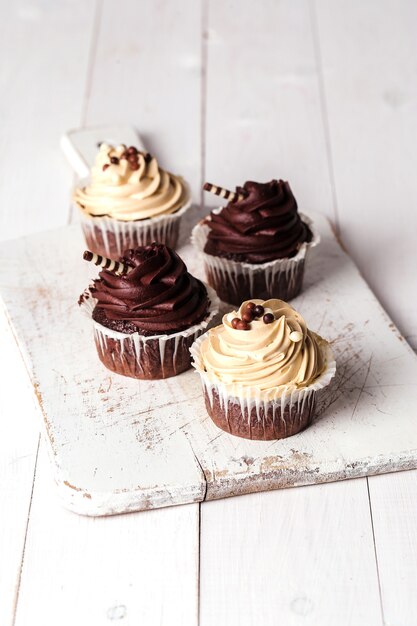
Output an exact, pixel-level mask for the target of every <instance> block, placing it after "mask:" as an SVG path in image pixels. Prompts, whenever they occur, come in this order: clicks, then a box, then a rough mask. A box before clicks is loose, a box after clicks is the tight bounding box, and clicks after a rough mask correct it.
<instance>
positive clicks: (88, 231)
mask: <svg viewBox="0 0 417 626" xmlns="http://www.w3.org/2000/svg"><path fill="white" fill-rule="evenodd" d="M146 221H147V222H148V223H149V220H146ZM180 221H181V220H180V219H176V220H172V221H171V222H170V224H169V227H168V228H166V229H164V234H163V236H157V235H156V233H155V230H154V229H153V228H151V227H149V228H140V227H138V228H137V230H135V228H134V227H133V228H132V230H131V232H130V233H129V234H128V235H126V234H124V235H123V234H120V235H119V236H117V235H116V234H115V233H114V232H112V231H109V230H104V231H103V229H102V228H100V227H99V226H93V227H92V228H91V227H90V226H86V225H84V224H83V232H84V237H85V241H86V243H87V247H88V249H89V250H91V252H95V253H96V254H101V255H102V256H107V257H110V258H111V259H118V258H119V257H120V256H121V255H122V253H123V252H124V250H128V249H129V248H137V247H139V246H148V245H150V244H151V243H154V241H156V243H164V244H166V245H167V246H169V247H170V248H173V249H175V247H176V245H177V242H178V235H179V228H180Z"/></svg>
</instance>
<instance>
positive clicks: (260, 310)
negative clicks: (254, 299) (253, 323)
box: [253, 304, 265, 317]
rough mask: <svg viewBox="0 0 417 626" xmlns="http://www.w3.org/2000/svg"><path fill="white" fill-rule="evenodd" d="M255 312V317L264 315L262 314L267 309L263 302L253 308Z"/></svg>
mask: <svg viewBox="0 0 417 626" xmlns="http://www.w3.org/2000/svg"><path fill="white" fill-rule="evenodd" d="M253 312H254V314H255V317H262V315H263V314H264V313H265V309H264V308H263V306H262V304H257V305H256V306H255V308H254V309H253Z"/></svg>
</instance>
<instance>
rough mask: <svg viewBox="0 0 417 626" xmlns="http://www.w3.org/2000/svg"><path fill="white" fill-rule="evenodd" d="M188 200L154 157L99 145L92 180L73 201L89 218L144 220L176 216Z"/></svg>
mask: <svg viewBox="0 0 417 626" xmlns="http://www.w3.org/2000/svg"><path fill="white" fill-rule="evenodd" d="M188 200H189V193H188V188H187V186H186V184H185V182H184V180H183V179H182V178H181V177H180V176H175V175H174V174H171V173H169V172H167V171H165V170H163V169H162V168H161V167H159V165H158V161H157V160H156V158H155V157H153V156H151V155H150V154H147V153H146V152H140V151H138V150H137V149H136V148H135V147H134V146H131V147H130V148H126V146H124V145H120V146H118V147H117V148H114V147H113V146H110V145H108V144H101V146H100V149H99V152H98V154H97V157H96V161H95V165H94V166H93V168H92V169H91V180H90V182H89V184H88V185H87V186H86V187H79V188H77V189H76V190H75V192H74V201H75V203H76V204H77V205H78V206H79V207H80V209H81V210H82V211H83V213H84V214H87V215H89V216H90V217H103V216H108V217H112V218H114V219H117V220H122V221H134V220H144V219H149V218H153V217H158V216H160V215H169V214H171V213H175V212H176V211H178V210H179V209H180V208H181V207H182V206H184V205H185V204H186V203H187V202H188Z"/></svg>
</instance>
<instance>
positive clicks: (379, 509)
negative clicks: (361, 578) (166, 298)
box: [369, 471, 417, 626]
mask: <svg viewBox="0 0 417 626" xmlns="http://www.w3.org/2000/svg"><path fill="white" fill-rule="evenodd" d="M369 493H370V498H371V505H372V519H373V526H374V534H375V545H376V555H377V559H378V571H379V579H380V585H381V591H382V608H383V612H384V619H385V623H386V624H395V626H410V625H411V624H416V623H417V602H416V598H417V534H416V528H417V507H416V502H417V472H416V471H412V472H399V473H398V474H390V475H387V476H378V477H376V476H375V477H372V478H370V479H369Z"/></svg>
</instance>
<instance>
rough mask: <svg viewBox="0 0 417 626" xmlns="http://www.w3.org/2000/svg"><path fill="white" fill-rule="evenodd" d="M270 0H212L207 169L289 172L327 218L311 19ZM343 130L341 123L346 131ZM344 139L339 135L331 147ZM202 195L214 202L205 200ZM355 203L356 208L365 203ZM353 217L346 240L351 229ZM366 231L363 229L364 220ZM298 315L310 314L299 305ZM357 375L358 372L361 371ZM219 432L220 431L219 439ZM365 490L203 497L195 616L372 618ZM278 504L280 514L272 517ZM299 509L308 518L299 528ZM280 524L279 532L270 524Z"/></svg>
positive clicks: (265, 174)
mask: <svg viewBox="0 0 417 626" xmlns="http://www.w3.org/2000/svg"><path fill="white" fill-rule="evenodd" d="M271 4H272V3H263V5H262V8H265V11H263V10H260V11H259V10H257V9H259V7H255V6H253V7H249V8H248V5H247V4H246V3H245V4H243V6H242V3H239V6H237V3H227V6H226V3H220V2H214V1H212V2H211V3H210V12H209V39H208V60H209V66H208V70H207V75H208V85H207V91H208V99H207V122H206V129H207V131H206V134H207V138H206V141H207V157H206V163H205V172H206V177H207V178H208V179H209V180H211V181H212V182H215V183H216V182H223V183H224V184H229V185H230V186H231V185H234V184H236V178H237V179H238V181H240V180H245V179H246V178H252V179H255V180H256V179H257V178H258V179H259V180H266V179H267V178H271V177H273V176H274V177H276V176H282V177H285V178H288V179H289V180H290V181H291V183H292V186H293V189H294V192H295V194H296V196H297V198H298V200H299V204H300V207H301V208H303V209H304V208H307V209H308V208H318V207H320V208H321V209H322V210H325V211H326V212H327V214H328V215H329V216H331V217H332V218H333V219H335V218H336V217H337V213H336V206H335V205H333V199H332V193H331V188H332V166H333V164H332V162H331V161H328V160H327V156H331V148H332V147H333V146H332V145H331V146H330V152H329V151H328V149H327V148H328V146H327V145H326V124H327V119H326V117H325V116H326V108H325V105H326V102H325V101H324V100H323V93H322V92H321V91H320V80H319V78H320V75H319V74H317V70H320V67H317V61H318V60H319V59H320V56H319V54H318V52H319V51H318V50H317V45H315V44H317V37H318V34H317V32H315V31H314V22H313V23H311V20H310V18H311V14H310V16H309V9H310V7H309V6H308V4H310V5H311V4H312V3H306V2H305V3H303V2H297V3H291V7H289V4H290V3H286V2H280V3H274V6H273V7H271ZM327 4H328V5H329V4H330V3H327ZM358 4H359V3H358ZM367 4H369V3H367ZM374 4H375V6H376V4H377V3H374ZM266 5H267V6H266ZM350 5H351V3H349V4H348V5H345V6H344V7H343V9H344V10H343V11H341V7H340V3H338V4H337V5H336V6H335V5H334V4H333V5H332V7H331V10H332V14H335V13H336V12H339V18H340V24H341V25H342V26H341V27H342V28H343V24H344V21H345V19H344V16H343V15H342V14H343V13H346V11H349V7H350ZM362 6H363V3H362ZM242 9H243V10H242ZM266 9H267V10H266ZM365 10H366V9H365ZM313 17H314V15H313ZM382 17H383V12H382V11H380V12H379V15H378V16H376V17H375V19H374V22H375V23H377V22H379V23H380V22H381V19H382ZM386 24H387V25H388V24H389V21H387V23H386ZM372 28H373V27H372ZM352 33H355V34H354V36H352ZM348 36H349V37H351V42H350V44H351V46H352V47H353V46H355V45H356V27H355V26H354V25H352V24H351V25H350V28H348V29H346V31H345V33H344V39H345V40H346V39H347V37H348ZM329 39H332V34H331V21H330V20H329ZM369 40H370V38H369V37H368V41H369ZM338 42H339V34H338V35H337V36H335V37H334V38H333V39H332V46H333V50H332V53H333V54H338V56H340V55H341V54H342V53H341V52H340V53H339V52H338V51H337V46H338ZM229 44H230V45H229ZM394 45H395V43H394ZM362 54H363V50H361V51H360V52H359V53H358V54H355V53H353V55H352V54H351V57H350V58H352V56H354V57H355V59H356V63H357V65H360V64H361V63H362V60H361V58H360V57H361V56H362ZM300 61H301V62H300ZM381 68H383V66H381ZM303 70H304V71H303ZM344 78H345V77H344V75H343V73H341V74H340V75H338V76H337V77H336V79H337V80H338V81H339V82H340V84H341V85H343V81H344ZM398 79H399V80H401V78H400V74H399V76H398ZM343 96H344V94H343V88H342V90H341V97H342V98H343ZM340 119H341V120H343V117H342V116H341V118H340ZM352 130H353V129H352V128H351V127H350V125H346V133H345V135H348V134H349V133H350V132H351V131H352ZM360 132H362V130H361V131H360ZM356 134H357V133H356ZM346 139H347V140H348V141H350V138H347V137H346V136H345V137H344V141H345V140H346ZM350 143H351V144H352V142H350ZM369 145H370V144H369ZM343 147H344V142H343V141H342V142H340V144H339V150H340V151H342V150H343ZM245 148H246V149H245ZM378 151H379V152H380V151H381V148H380V147H379V148H378ZM326 152H327V155H326ZM358 154H359V153H358V151H355V152H354V153H353V155H352V158H351V160H350V162H349V163H346V162H344V163H343V167H344V168H345V169H348V168H350V167H351V166H352V162H355V163H357V167H358V168H359V167H361V161H360V160H359V159H358ZM223 156H224V157H225V158H223ZM277 165H278V166H279V172H277ZM358 176H359V174H358ZM354 186H355V185H352V187H354ZM374 187H375V185H370V186H369V188H374ZM333 194H334V191H333ZM207 202H208V204H209V205H210V206H211V205H212V201H210V200H209V199H207ZM358 206H360V207H361V209H360V210H363V207H364V205H363V203H359V204H358ZM348 208H350V207H348ZM344 217H345V216H344ZM378 221H379V222H380V221H381V216H378ZM343 224H344V222H342V226H343ZM354 226H355V225H354V224H352V237H353V236H354V234H355V232H357V230H358V226H356V231H355V230H354ZM363 232H366V233H368V232H369V228H364V229H363ZM387 238H388V240H389V233H386V236H384V235H383V234H382V232H381V235H380V239H381V240H384V241H386V240H387ZM367 245H368V241H367V242H366V246H367ZM329 265H330V266H331V265H332V264H329ZM328 270H329V267H327V269H326V271H328ZM387 302H389V300H388V299H387ZM347 306H348V309H349V308H351V306H350V305H349V304H347ZM305 312H306V315H307V307H306V309H305ZM309 315H310V313H309V311H308V316H309ZM309 319H310V318H309ZM311 323H312V322H311ZM323 332H324V331H323ZM348 334H349V333H348ZM339 365H340V364H339ZM351 365H353V364H351ZM345 367H346V370H345V372H344V377H345V378H346V380H347V379H348V378H349V376H350V375H351V374H353V379H352V392H353V394H354V395H355V394H356V393H357V391H356V392H355V391H353V387H354V386H355V382H354V379H355V378H356V375H357V374H356V375H355V368H354V367H352V369H351V368H350V365H349V363H345V365H343V368H344V369H345ZM349 370H350V374H349ZM339 372H340V368H339ZM357 373H358V372H357ZM359 375H360V377H361V378H362V381H363V373H359ZM358 382H359V381H358ZM359 388H361V385H360V386H359ZM349 395H350V394H347V399H348V396H349ZM362 395H363V394H362ZM356 397H357V396H356ZM348 401H349V400H348ZM351 401H352V402H353V397H351ZM350 430H351V428H350V425H347V428H346V429H345V432H344V433H341V434H340V436H341V437H343V438H346V436H349V437H350V436H351V434H350ZM221 440H222V436H221V437H220V439H219V440H218V442H221ZM294 449H295V450H297V447H295V448H294ZM254 457H255V458H256V456H255V455H253V456H252V457H250V459H252V458H254ZM243 469H244V468H242V470H243ZM220 479H221V477H220ZM364 491H365V489H364V483H363V482H362V481H355V483H352V482H349V483H345V484H339V485H327V486H323V487H314V488H308V489H302V490H297V493H296V492H295V491H285V492H276V493H270V494H257V495H256V496H250V497H243V498H239V499H238V500H221V501H218V502H212V503H210V504H204V506H203V507H202V512H203V518H202V547H201V554H202V561H201V598H202V602H201V618H202V619H201V623H202V624H203V625H204V624H211V623H216V622H218V623H223V622H225V623H226V622H227V623H229V624H233V623H239V625H240V624H244V623H248V624H249V623H253V622H254V621H255V620H256V621H259V622H262V623H263V624H276V623H277V621H278V622H282V623H285V624H309V623H311V624H314V626H315V624H318V623H320V624H334V623H338V624H355V623H372V624H374V623H376V624H380V623H381V622H382V620H381V617H380V613H379V611H378V598H377V591H376V579H375V561H374V558H373V553H372V549H373V546H372V536H371V533H370V532H369V507H368V503H367V501H366V497H365V493H364ZM284 493H285V495H284ZM352 493H354V494H355V495H354V496H353V497H352ZM330 494H331V496H332V497H330ZM323 496H324V501H323ZM334 496H336V497H334ZM284 500H285V502H284ZM344 501H345V502H349V505H348V507H346V506H343V504H344ZM280 503H282V513H281V515H280V517H279V518H278V520H277V519H276V518H277V515H276V510H277V507H279V505H280ZM329 503H331V506H329ZM268 506H269V509H270V511H271V512H270V514H269V517H268V519H267V520H265V517H266V516H265V514H264V515H262V513H261V511H263V510H265V509H267V510H268ZM284 506H285V509H284ZM307 507H308V508H307ZM306 509H307V513H308V514H306ZM351 509H352V510H351ZM324 511H325V515H324ZM340 511H342V516H341V513H340ZM343 516H344V517H343ZM306 518H308V520H309V521H311V524H310V525H309V526H308V527H307V525H306V523H305V520H306ZM293 526H295V529H294V532H291V531H292V528H293ZM281 528H282V529H283V530H284V534H283V533H280V532H279V531H280V529H281ZM364 529H366V530H365V532H364ZM288 537H289V538H290V539H289V540H288V539H287V538H288ZM312 537H313V538H314V543H313V542H312ZM358 545H359V546H360V548H359V549H358ZM282 553H284V555H285V556H284V557H281V554H282ZM333 555H334V556H336V558H333ZM345 576H346V578H345ZM242 579H243V583H242V582H241V581H242ZM359 581H361V582H359ZM368 590H370V591H368ZM322 593H323V595H321V594H322ZM368 593H369V594H370V597H369V598H368ZM317 598H319V600H318V601H317ZM241 607H243V610H241ZM332 613H333V615H332Z"/></svg>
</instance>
